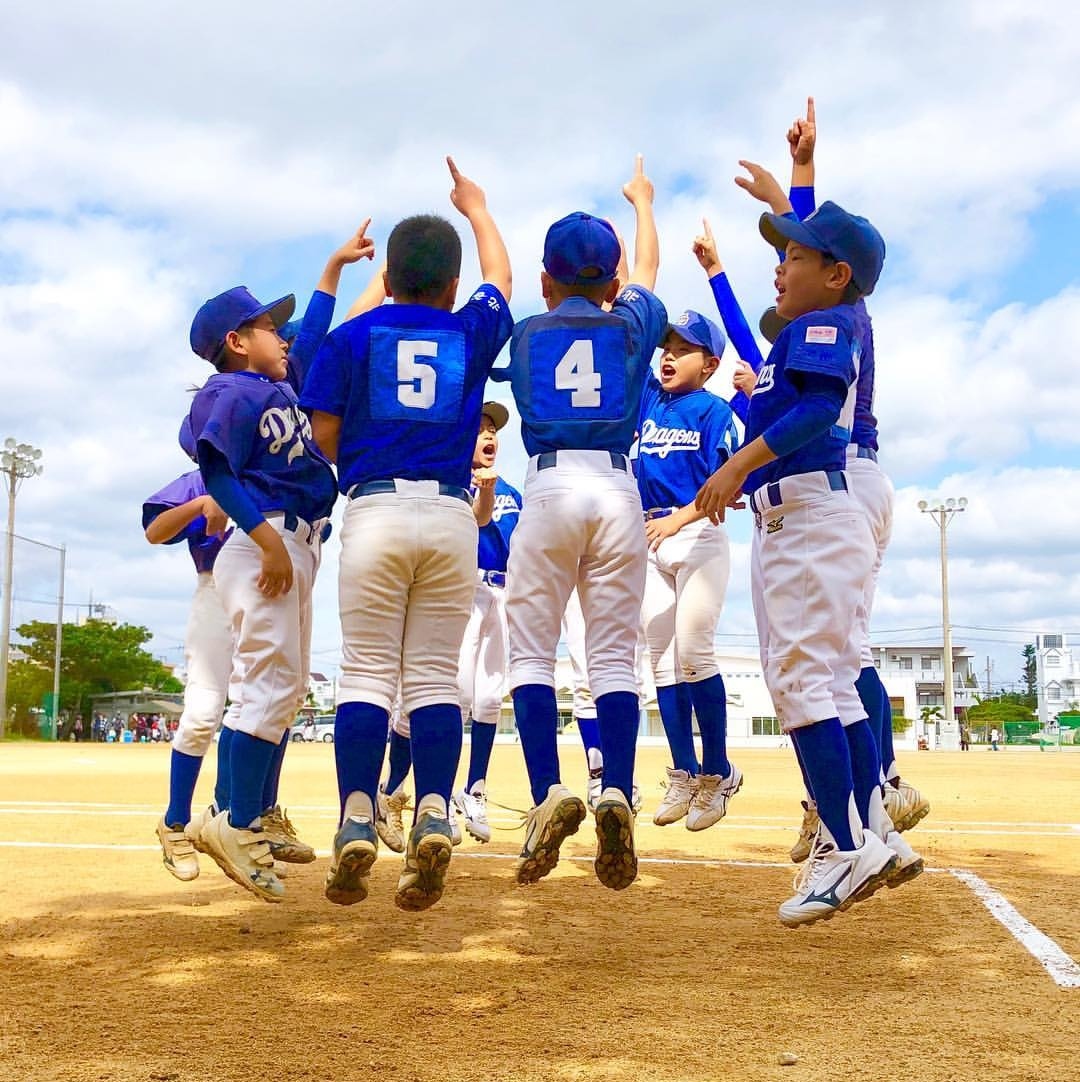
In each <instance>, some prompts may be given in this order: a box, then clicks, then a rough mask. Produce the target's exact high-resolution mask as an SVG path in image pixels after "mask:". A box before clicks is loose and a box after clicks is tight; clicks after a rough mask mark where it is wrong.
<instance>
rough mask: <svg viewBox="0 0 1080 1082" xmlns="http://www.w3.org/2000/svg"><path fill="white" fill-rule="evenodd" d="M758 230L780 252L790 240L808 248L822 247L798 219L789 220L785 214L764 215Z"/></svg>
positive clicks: (759, 222)
mask: <svg viewBox="0 0 1080 1082" xmlns="http://www.w3.org/2000/svg"><path fill="white" fill-rule="evenodd" d="M758 229H759V231H760V232H761V235H762V236H763V237H764V238H765V239H766V240H767V241H768V242H769V243H770V244H771V245H772V246H773V247H774V248H775V249H776V250H777V251H778V252H782V251H783V250H784V249H785V248H786V247H787V245H788V241H789V240H793V241H795V243H796V244H804V245H805V246H806V247H807V248H819V247H820V243H819V241H818V240H817V239H816V238H815V236H814V234H813V233H811V232H810V230H809V229H807V228H806V226H805V225H803V223H802V222H800V221H799V220H798V218H787V217H785V216H784V215H783V214H763V215H762V216H761V217H760V218H759V219H758Z"/></svg>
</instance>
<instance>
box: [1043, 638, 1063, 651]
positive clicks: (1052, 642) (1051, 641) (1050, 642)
mask: <svg viewBox="0 0 1080 1082" xmlns="http://www.w3.org/2000/svg"><path fill="white" fill-rule="evenodd" d="M1063 645H1064V643H1063V642H1062V637H1061V636H1060V635H1043V637H1042V646H1043V649H1044V650H1060V649H1061V648H1062V646H1063Z"/></svg>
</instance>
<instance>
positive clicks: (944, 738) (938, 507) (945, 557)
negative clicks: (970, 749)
mask: <svg viewBox="0 0 1080 1082" xmlns="http://www.w3.org/2000/svg"><path fill="white" fill-rule="evenodd" d="M965 507H967V500H966V499H965V498H964V497H963V496H961V497H960V498H959V499H955V500H954V499H951V498H950V499H947V500H936V501H935V502H934V503H932V504H931V503H927V502H926V500H919V510H920V511H921V512H922V513H923V514H924V515H930V516H931V517H932V518H933V520H934V521H935V522H936V523H937V524H938V529H939V530H940V532H941V637H942V639H943V640H944V641H943V646H944V654H945V656H944V659H943V660H944V663H945V673H944V676H945V681H944V683H945V722H944V725H943V726H942V733H941V742H942V745H943V746H944V747H945V748H947V749H948V750H949V751H956V750H957V749H958V748H959V747H960V728H959V726H958V725H957V724H956V698H955V695H954V689H953V666H952V624H951V623H949V546H948V542H947V541H946V540H945V531H946V529H947V528H948V526H949V523H950V522H952V520H953V516H954V515H956V514H957V513H959V512H960V511H963V510H964V508H965Z"/></svg>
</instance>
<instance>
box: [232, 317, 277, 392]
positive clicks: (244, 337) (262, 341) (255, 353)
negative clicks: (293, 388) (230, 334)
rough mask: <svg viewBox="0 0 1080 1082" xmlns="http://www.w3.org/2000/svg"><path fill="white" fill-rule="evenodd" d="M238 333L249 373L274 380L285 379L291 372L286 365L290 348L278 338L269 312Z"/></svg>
mask: <svg viewBox="0 0 1080 1082" xmlns="http://www.w3.org/2000/svg"><path fill="white" fill-rule="evenodd" d="M236 333H237V335H238V336H239V337H240V339H241V341H242V343H243V346H244V349H245V352H246V355H247V362H248V363H247V367H248V371H249V372H257V373H258V374H259V375H260V376H266V377H267V378H268V379H272V380H282V379H284V378H285V376H286V375H287V373H288V370H289V369H288V364H287V363H286V356H287V355H288V352H289V347H288V346H287V345H286V344H285V343H284V342H283V341H282V340H281V338H279V337H278V332H277V328H276V327H275V326H274V321H273V319H271V318H270V313H269V312H264V313H263V314H262V315H261V316H259V318H258V319H255V320H253V321H252V322H251V323H248V324H246V325H245V326H243V327H241V328H240V330H239V331H237V332H236Z"/></svg>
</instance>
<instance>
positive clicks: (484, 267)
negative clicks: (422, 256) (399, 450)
mask: <svg viewBox="0 0 1080 1082" xmlns="http://www.w3.org/2000/svg"><path fill="white" fill-rule="evenodd" d="M446 164H447V165H448V166H449V167H450V176H451V177H453V178H454V187H453V188H452V189H451V191H450V202H451V203H453V204H454V206H455V207H457V209H458V210H459V211H460V212H461V213H462V214H463V215H464V216H465V217H466V218H467V219H468V220H469V225H471V226H472V230H473V235H474V236H475V237H476V254H477V256H478V257H479V259H480V274H481V276H482V277H483V279H484V281H485V282H490V283H491V284H492V285H493V286H495V288H496V289H497V290H498V291H499V292H500V293H501V294H502V295H503V296H504V297H505V298H506V299H507V300H509V299H510V291H511V288H512V286H513V276H512V274H511V272H510V257H509V255H507V252H506V245H505V244H504V243H503V239H502V237H501V236H500V234H499V228H498V226H496V224H495V219H494V218H492V216H491V213H490V211H489V210H488V209H487V199H486V197H485V196H484V190H483V188H481V187H480V185H479V184H477V183H476V182H475V181H473V180H469V178H468V177H466V176H464V175H463V174H462V173H461V172H460V171H459V170H458V167H457V166H456V165H455V164H454V159H453V158H451V157H449V156H447V159H446Z"/></svg>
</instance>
